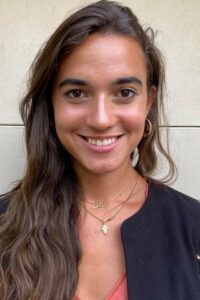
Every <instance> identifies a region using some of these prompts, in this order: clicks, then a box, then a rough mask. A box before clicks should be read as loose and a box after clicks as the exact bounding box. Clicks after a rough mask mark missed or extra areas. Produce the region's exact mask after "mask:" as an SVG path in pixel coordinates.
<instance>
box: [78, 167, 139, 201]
mask: <svg viewBox="0 0 200 300" xmlns="http://www.w3.org/2000/svg"><path fill="white" fill-rule="evenodd" d="M78 177H79V182H80V184H81V189H82V192H83V201H85V202H87V201H92V202H99V201H100V202H102V201H103V202H104V203H105V204H107V205H109V204H110V203H111V202H113V201H115V202H116V203H117V202H121V201H123V200H124V198H126V197H127V196H128V194H129V193H130V191H131V189H132V188H133V186H134V185H135V183H136V180H137V172H136V171H135V170H134V169H133V167H132V166H131V164H130V166H129V167H128V168H127V167H126V168H124V169H123V170H122V169H121V170H115V171H114V172H109V173H106V174H94V173H92V174H91V173H89V172H86V171H85V170H84V171H83V170H79V172H78Z"/></svg>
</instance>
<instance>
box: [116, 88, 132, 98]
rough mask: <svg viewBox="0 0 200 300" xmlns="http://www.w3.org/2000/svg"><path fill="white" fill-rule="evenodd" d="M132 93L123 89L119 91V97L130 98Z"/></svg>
mask: <svg viewBox="0 0 200 300" xmlns="http://www.w3.org/2000/svg"><path fill="white" fill-rule="evenodd" d="M134 94H135V93H134V91H132V90H130V89H123V90H121V91H120V96H121V97H132V96H134Z"/></svg>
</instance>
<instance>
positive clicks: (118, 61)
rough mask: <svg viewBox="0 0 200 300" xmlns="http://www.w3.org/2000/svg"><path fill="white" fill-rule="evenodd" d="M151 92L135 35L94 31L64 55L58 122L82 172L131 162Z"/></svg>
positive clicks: (56, 107) (58, 86)
mask: <svg viewBox="0 0 200 300" xmlns="http://www.w3.org/2000/svg"><path fill="white" fill-rule="evenodd" d="M152 94H153V90H152V91H150V93H148V91H147V70H146V64H145V57H144V54H143V52H142V50H141V48H140V46H139V44H138V43H137V42H136V41H135V40H134V39H133V38H130V37H122V36H119V35H114V34H109V35H102V34H97V33H95V34H92V35H90V36H89V37H88V38H87V39H86V40H85V41H84V42H83V43H82V44H81V45H80V46H78V47H77V48H76V49H75V50H74V51H73V52H72V53H71V54H70V55H69V56H67V57H66V58H65V59H64V60H63V62H62V64H61V66H60V68H59V70H58V75H57V78H56V81H55V84H54V88H53V97H52V99H53V100H52V101H53V108H54V115H55V127H56V132H57V136H58V139H59V140H60V142H61V143H62V144H63V146H64V147H65V149H66V150H67V151H68V152H69V153H70V154H71V156H72V158H73V162H74V167H75V170H76V171H77V172H79V171H81V172H82V171H87V172H92V173H95V174H103V173H107V172H112V171H115V170H120V168H124V167H125V168H126V167H127V166H129V167H130V165H131V160H130V155H131V153H132V152H133V150H134V149H135V148H136V146H137V145H138V144H139V142H140V140H141V139H142V136H143V132H144V124H145V119H146V116H147V114H148V112H149V109H150V106H151V104H152V98H153V96H152Z"/></svg>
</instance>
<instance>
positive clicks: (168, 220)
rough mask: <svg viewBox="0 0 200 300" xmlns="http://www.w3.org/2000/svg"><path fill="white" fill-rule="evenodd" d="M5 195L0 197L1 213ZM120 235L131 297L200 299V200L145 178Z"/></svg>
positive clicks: (132, 299) (162, 299) (5, 204)
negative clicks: (139, 201) (143, 193)
mask: <svg viewBox="0 0 200 300" xmlns="http://www.w3.org/2000/svg"><path fill="white" fill-rule="evenodd" d="M6 202H7V201H6V200H5V199H4V200H3V201H0V213H3V212H4V211H5V210H6V206H7V203H6ZM121 236H122V241H123V246H124V254H125V261H126V269H127V284H128V286H127V287H128V299H129V300H200V203H199V202H198V201H197V200H194V199H192V198H190V197H188V196H186V195H184V194H182V193H180V192H177V191H175V190H173V189H172V188H169V187H167V186H163V185H158V184H155V183H150V184H149V193H148V196H147V199H146V202H145V204H144V205H143V207H142V208H141V209H140V210H139V212H137V213H136V214H135V215H133V216H132V217H130V218H129V219H127V220H125V221H124V222H123V224H122V226H121Z"/></svg>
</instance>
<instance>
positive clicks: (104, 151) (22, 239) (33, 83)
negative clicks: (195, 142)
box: [0, 0, 200, 300]
mask: <svg viewBox="0 0 200 300" xmlns="http://www.w3.org/2000/svg"><path fill="white" fill-rule="evenodd" d="M163 84H164V68H163V64H162V59H161V55H160V52H159V50H158V49H157V48H156V46H155V45H154V40H153V34H152V31H151V30H150V29H147V30H143V29H142V27H141V25H140V24H139V23H138V20H137V18H136V16H134V15H133V13H132V12H131V10H130V9H129V8H127V7H123V6H121V5H119V4H117V3H115V2H110V1H105V0H102V1H99V2H97V3H93V4H90V5H88V6H86V7H85V8H82V9H81V10H79V11H78V12H76V13H74V14H73V15H71V16H70V17H69V18H68V19H67V20H66V21H65V22H63V23H62V24H61V25H60V27H59V28H58V29H57V30H56V32H55V33H54V34H53V35H52V36H51V38H50V39H49V40H48V41H47V43H46V45H45V47H44V48H43V49H42V50H41V51H40V52H39V54H38V56H37V58H36V60H35V62H34V64H33V67H32V75H31V79H30V86H29V90H28V93H27V95H26V96H25V98H24V99H23V101H22V103H21V113H22V117H23V121H24V125H25V133H26V147H27V169H26V173H25V176H24V178H23V179H22V180H21V181H20V182H19V184H18V185H17V186H16V187H15V188H14V189H13V190H12V191H10V192H9V193H8V194H7V195H4V197H2V200H1V202H0V210H1V216H0V224H1V226H0V279H1V280H0V290H1V299H4V300H5V299H6V300H7V299H8V300H11V299H12V300H13V299H18V300H26V299H27V300H28V299H31V300H61V299H63V300H64V299H66V300H71V299H79V300H103V299H107V300H108V299H109V300H116V299H120V300H125V299H131V300H155V299H156V300H164V299H165V300H174V299H176V300H183V299H187V300H198V299H199V295H200V270H199V258H200V256H199V255H200V204H199V203H198V202H197V201H196V200H194V199H191V198H189V197H188V196H186V195H183V194H181V193H179V192H177V191H175V190H173V189H171V188H169V187H167V186H166V185H165V184H164V183H161V182H159V181H154V180H153V179H151V174H152V173H153V172H154V171H155V168H156V165H157V155H158V152H160V154H163V155H164V156H165V158H166V159H167V160H168V162H169V166H170V171H169V177H170V176H172V175H173V171H174V165H173V162H172V160H171V158H170V156H169V154H168V153H167V151H166V150H165V149H164V147H163V145H162V143H161V140H160V133H159V125H160V118H161V116H162V114H163V105H164V104H163ZM155 149H157V151H156V150H155ZM136 153H138V159H137V161H136V158H135V156H136ZM133 160H134V161H135V163H134V164H133V162H132V161H133Z"/></svg>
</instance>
